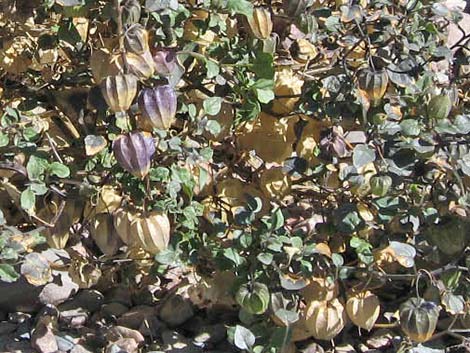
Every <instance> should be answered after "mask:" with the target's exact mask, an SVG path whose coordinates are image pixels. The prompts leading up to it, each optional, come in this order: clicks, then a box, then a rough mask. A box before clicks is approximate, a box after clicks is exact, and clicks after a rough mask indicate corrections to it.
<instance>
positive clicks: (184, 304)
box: [160, 295, 194, 326]
mask: <svg viewBox="0 0 470 353" xmlns="http://www.w3.org/2000/svg"><path fill="white" fill-rule="evenodd" d="M193 315H194V310H193V307H192V305H191V303H190V302H189V301H188V300H185V299H183V297H181V296H180V295H174V296H172V297H170V298H169V299H168V300H166V301H165V302H164V303H163V305H162V307H161V308H160V318H161V319H162V320H163V321H164V322H165V323H167V324H168V325H170V326H178V325H181V324H182V323H184V322H185V321H186V320H189V319H190V318H191V317H192V316H193Z"/></svg>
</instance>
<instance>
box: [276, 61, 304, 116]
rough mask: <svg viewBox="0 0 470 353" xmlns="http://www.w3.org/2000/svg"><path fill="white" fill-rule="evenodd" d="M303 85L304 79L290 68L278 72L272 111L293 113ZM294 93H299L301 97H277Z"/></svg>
mask: <svg viewBox="0 0 470 353" xmlns="http://www.w3.org/2000/svg"><path fill="white" fill-rule="evenodd" d="M303 85H304V81H303V80H302V79H301V78H300V77H299V76H297V75H295V73H294V72H293V71H292V70H291V69H289V68H284V69H282V70H280V71H278V72H276V75H275V83H274V94H275V95H276V98H275V99H274V101H273V104H272V108H271V109H272V111H273V112H274V113H276V114H289V113H292V111H293V110H294V107H295V105H296V104H297V102H298V101H299V99H300V94H301V93H302V86H303ZM293 95H299V97H286V98H277V96H293Z"/></svg>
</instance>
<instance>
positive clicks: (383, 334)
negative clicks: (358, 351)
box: [366, 329, 393, 349]
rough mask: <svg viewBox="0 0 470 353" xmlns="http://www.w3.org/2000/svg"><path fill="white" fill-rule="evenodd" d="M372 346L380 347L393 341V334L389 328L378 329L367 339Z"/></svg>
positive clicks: (386, 345)
mask: <svg viewBox="0 0 470 353" xmlns="http://www.w3.org/2000/svg"><path fill="white" fill-rule="evenodd" d="M366 343H367V345H368V346H369V347H370V348H375V349H380V348H384V347H388V346H390V345H391V344H392V343H393V334H392V332H390V331H389V330H383V329H382V330H378V331H377V332H375V333H374V335H373V336H372V337H370V338H369V339H368V340H367V341H366Z"/></svg>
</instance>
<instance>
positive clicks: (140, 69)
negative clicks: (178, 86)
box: [119, 51, 155, 80]
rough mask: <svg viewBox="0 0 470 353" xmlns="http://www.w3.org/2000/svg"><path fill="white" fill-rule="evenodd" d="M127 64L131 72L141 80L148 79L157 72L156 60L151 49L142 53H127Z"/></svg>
mask: <svg viewBox="0 0 470 353" xmlns="http://www.w3.org/2000/svg"><path fill="white" fill-rule="evenodd" d="M119 61H120V60H119ZM126 64H127V68H128V70H129V72H130V73H132V74H134V75H135V76H136V77H137V78H138V79H139V80H146V79H148V78H150V77H152V76H153V74H154V73H155V61H153V57H152V54H151V53H150V51H146V52H144V53H141V54H135V53H130V52H129V53H126Z"/></svg>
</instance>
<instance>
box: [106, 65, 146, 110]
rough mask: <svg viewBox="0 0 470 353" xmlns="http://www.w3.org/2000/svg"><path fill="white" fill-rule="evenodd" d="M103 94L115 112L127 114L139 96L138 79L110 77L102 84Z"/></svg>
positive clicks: (119, 76) (120, 76) (124, 76)
mask: <svg viewBox="0 0 470 353" xmlns="http://www.w3.org/2000/svg"><path fill="white" fill-rule="evenodd" d="M152 62H153V61H152ZM101 92H102V93H103V97H104V99H105V101H106V103H107V104H108V106H109V108H110V109H111V110H112V111H113V112H115V113H118V112H125V111H126V110H128V109H129V108H130V106H131V104H132V101H133V100H134V98H135V96H136V94H137V79H136V77H135V76H134V75H131V74H125V75H117V76H108V77H106V78H105V79H103V81H102V82H101Z"/></svg>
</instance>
